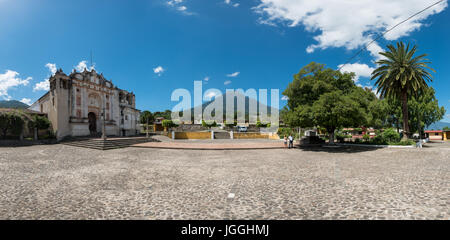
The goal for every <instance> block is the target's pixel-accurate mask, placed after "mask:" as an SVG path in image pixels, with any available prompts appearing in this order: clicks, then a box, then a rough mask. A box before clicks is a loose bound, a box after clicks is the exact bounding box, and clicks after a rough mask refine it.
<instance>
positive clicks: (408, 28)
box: [0, 0, 450, 122]
mask: <svg viewBox="0 0 450 240" xmlns="http://www.w3.org/2000/svg"><path fill="white" fill-rule="evenodd" d="M336 2H338V1H333V0H323V1H302V0H299V1H287V0H251V1H243V0H235V1H233V0H232V1H225V0H153V1H150V0H130V1H121V0H91V1H84V0H77V1H61V0H40V1H33V0H0V99H17V100H23V101H28V102H30V101H31V102H33V101H35V100H36V99H38V98H39V97H40V96H42V95H43V94H44V93H45V80H46V79H47V78H48V77H49V76H50V74H51V71H52V68H54V67H56V68H62V69H63V70H64V71H65V72H70V71H71V70H72V69H73V68H75V67H77V66H79V64H80V62H82V61H89V60H90V52H91V50H92V51H93V56H94V63H95V68H96V70H97V71H98V72H103V74H104V75H105V77H106V78H107V79H110V80H112V81H113V83H114V84H116V85H117V86H118V87H120V88H123V89H127V90H130V91H133V92H134V93H135V94H136V98H137V108H139V109H141V110H151V111H156V110H165V109H171V108H172V107H173V106H174V105H175V104H176V103H175V102H171V101H170V96H171V93H172V91H173V90H174V89H176V88H186V89H190V90H192V89H193V81H194V80H203V81H204V83H205V84H206V85H204V89H206V88H218V89H220V90H222V91H225V89H226V88H243V89H248V88H255V89H259V88H263V89H271V88H278V89H280V92H282V91H283V90H284V89H285V87H286V86H287V84H288V83H289V82H290V81H292V76H293V75H294V74H295V73H297V72H298V71H299V70H300V68H301V67H302V66H304V65H306V64H308V63H309V62H311V61H315V62H319V63H324V64H326V65H327V66H328V67H331V68H337V67H338V66H339V65H340V64H343V63H345V62H346V61H347V60H348V59H349V57H351V56H352V55H353V54H354V53H355V52H357V51H358V49H359V48H360V47H361V46H363V44H364V43H366V42H367V41H369V40H371V39H373V36H374V34H377V33H379V32H382V31H383V30H385V29H387V28H389V27H390V26H393V25H394V24H395V23H397V22H399V21H401V20H403V19H405V18H407V17H408V16H410V15H412V14H413V13H414V12H417V11H419V10H421V9H423V8H424V7H426V6H428V5H430V4H432V3H433V2H435V1H431V0H430V1H428V0H398V1H388V0H385V1H376V2H377V4H372V3H371V1H368V0H361V1H356V2H355V3H349V1H346V3H340V4H339V3H336ZM350 2H351V1H350ZM372 2H373V1H372ZM400 6H401V7H400ZM449 21H450V13H449V10H448V7H447V2H446V1H444V2H443V3H441V4H439V5H437V6H435V7H434V8H433V9H430V10H428V11H427V12H425V13H423V14H422V15H421V16H419V17H418V18H416V19H414V20H413V21H410V22H408V23H407V24H404V25H402V26H401V27H399V28H398V29H396V30H394V31H392V33H390V35H387V36H385V37H384V38H382V39H381V40H379V41H377V42H376V43H375V44H374V45H372V47H371V49H369V50H370V51H366V52H364V53H363V54H361V55H360V56H358V57H357V58H356V59H354V60H353V61H352V62H351V64H350V65H347V66H346V67H345V68H344V69H346V70H352V71H357V73H358V75H359V79H358V82H357V83H358V84H361V85H362V86H370V85H371V84H372V83H371V82H370V81H369V79H368V78H367V77H368V76H369V74H370V73H369V72H370V71H371V69H372V68H374V67H376V66H375V64H374V63H373V61H374V60H375V59H377V58H378V57H379V56H377V52H378V50H380V49H383V48H385V46H386V44H392V43H395V41H397V40H403V41H406V42H410V43H413V44H417V45H418V47H419V52H420V53H428V54H429V58H430V60H431V61H432V62H433V64H432V67H433V68H434V69H435V70H436V71H437V72H436V74H434V82H433V83H432V84H431V86H433V87H434V88H435V89H436V96H437V98H438V99H439V103H440V105H442V106H444V107H445V108H446V109H447V116H446V118H445V121H448V122H450V115H449V113H450V111H449V110H450V95H449V94H448V92H449V82H450V80H449V76H450V70H449V67H448V66H449V60H448V59H449V58H448V56H449V54H450V47H449V44H448V42H449V40H450V28H449V27H448V22H449ZM87 64H88V65H89V63H87ZM80 66H82V65H80ZM8 70H9V71H8ZM206 80H207V81H206ZM280 103H281V104H282V105H284V104H285V101H281V102H280Z"/></svg>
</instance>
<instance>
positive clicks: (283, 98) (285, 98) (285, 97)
mask: <svg viewBox="0 0 450 240" xmlns="http://www.w3.org/2000/svg"><path fill="white" fill-rule="evenodd" d="M281 100H283V101H287V100H289V97H288V96H282V97H281Z"/></svg>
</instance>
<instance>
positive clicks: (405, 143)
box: [391, 139, 416, 146]
mask: <svg viewBox="0 0 450 240" xmlns="http://www.w3.org/2000/svg"><path fill="white" fill-rule="evenodd" d="M415 144H416V142H414V141H413V140H411V139H408V140H402V141H399V142H395V143H391V145H401V146H409V145H415Z"/></svg>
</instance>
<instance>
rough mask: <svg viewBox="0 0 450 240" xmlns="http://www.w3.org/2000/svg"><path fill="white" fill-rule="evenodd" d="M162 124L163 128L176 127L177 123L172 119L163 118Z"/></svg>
mask: <svg viewBox="0 0 450 240" xmlns="http://www.w3.org/2000/svg"><path fill="white" fill-rule="evenodd" d="M162 126H163V127H164V129H167V128H172V127H176V126H177V125H176V124H175V123H174V122H173V121H172V120H163V121H162Z"/></svg>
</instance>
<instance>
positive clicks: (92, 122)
mask: <svg viewBox="0 0 450 240" xmlns="http://www.w3.org/2000/svg"><path fill="white" fill-rule="evenodd" d="M88 119H89V132H90V133H91V135H94V134H96V133H97V116H96V115H95V113H93V112H90V113H89V114H88Z"/></svg>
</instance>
